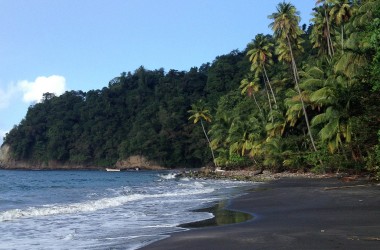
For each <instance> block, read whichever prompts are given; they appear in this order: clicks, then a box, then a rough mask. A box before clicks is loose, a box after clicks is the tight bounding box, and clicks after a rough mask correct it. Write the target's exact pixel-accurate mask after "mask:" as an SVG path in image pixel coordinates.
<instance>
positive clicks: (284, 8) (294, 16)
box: [269, 2, 317, 152]
mask: <svg viewBox="0 0 380 250" xmlns="http://www.w3.org/2000/svg"><path fill="white" fill-rule="evenodd" d="M269 18H270V19H273V22H272V23H271V24H270V25H269V26H270V27H271V28H272V30H273V31H274V33H275V37H276V38H277V39H278V40H279V42H280V44H282V48H285V44H286V46H287V49H288V52H289V57H288V58H290V62H291V66H292V70H293V77H294V82H295V86H296V90H297V92H298V95H299V97H300V101H301V105H302V110H303V114H304V117H305V121H306V126H307V129H308V134H309V137H310V141H311V144H312V146H313V149H314V151H316V152H317V148H316V146H315V142H314V138H313V134H312V132H311V128H310V123H309V118H308V114H307V112H306V108H305V103H304V100H303V97H302V93H301V89H300V86H299V83H298V82H299V75H298V70H297V65H296V61H295V58H294V54H293V47H292V45H293V46H294V45H297V44H298V40H299V38H300V35H301V34H302V31H301V29H300V28H299V26H298V23H299V21H300V16H299V12H298V11H297V10H296V8H295V7H294V6H293V5H292V4H291V3H285V2H282V3H279V4H278V6H277V12H275V13H273V14H272V15H270V16H269Z"/></svg>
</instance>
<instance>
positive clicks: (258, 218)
mask: <svg viewBox="0 0 380 250" xmlns="http://www.w3.org/2000/svg"><path fill="white" fill-rule="evenodd" d="M228 208H229V209H234V210H239V211H243V212H248V213H250V214H253V215H254V216H255V218H254V219H253V220H250V221H248V222H244V223H240V224H232V225H226V226H217V227H206V228H199V229H192V230H189V231H185V232H180V233H175V234H173V235H172V236H171V237H169V238H167V239H165V240H162V241H157V242H155V243H153V244H151V245H148V246H146V247H145V248H143V249H165V250H167V249H181V250H184V249H251V250H252V249H380V186H379V185H377V184H373V183H372V184H371V183H368V182H365V181H351V182H343V181H342V180H339V179H337V178H319V179H313V178H312V179H307V178H283V179H279V180H273V181H270V182H267V183H264V184H262V185H260V186H259V188H257V189H256V190H253V191H252V192H250V193H249V194H247V195H244V196H242V197H239V198H237V199H235V200H233V201H232V202H231V204H230V206H229V207H228Z"/></svg>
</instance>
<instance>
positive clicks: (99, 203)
mask: <svg viewBox="0 0 380 250" xmlns="http://www.w3.org/2000/svg"><path fill="white" fill-rule="evenodd" d="M213 191H214V189H213V188H205V189H195V190H186V191H176V192H170V193H161V194H130V195H121V196H116V197H111V198H102V199H98V200H92V201H85V202H79V203H71V204H59V205H57V204H49V205H44V206H42V207H30V208H27V209H12V210H8V211H4V212H0V222H6V221H12V220H16V219H21V218H32V217H40V216H54V215H62V214H73V213H81V212H94V211H97V210H101V209H107V208H112V207H118V206H122V205H124V204H127V203H129V202H133V201H138V200H143V199H154V198H164V197H177V196H188V195H197V194H206V193H211V192H213Z"/></svg>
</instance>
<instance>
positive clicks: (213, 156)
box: [200, 119, 215, 165]
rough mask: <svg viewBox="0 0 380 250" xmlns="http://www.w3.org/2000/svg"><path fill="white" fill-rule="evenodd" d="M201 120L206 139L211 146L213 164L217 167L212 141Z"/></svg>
mask: <svg viewBox="0 0 380 250" xmlns="http://www.w3.org/2000/svg"><path fill="white" fill-rule="evenodd" d="M200 120H201V125H202V129H203V133H204V134H205V136H206V139H207V142H208V145H209V147H210V150H211V155H212V160H213V163H214V165H215V155H214V150H212V147H211V142H210V139H209V138H208V136H207V133H206V129H205V126H204V125H203V122H202V119H200Z"/></svg>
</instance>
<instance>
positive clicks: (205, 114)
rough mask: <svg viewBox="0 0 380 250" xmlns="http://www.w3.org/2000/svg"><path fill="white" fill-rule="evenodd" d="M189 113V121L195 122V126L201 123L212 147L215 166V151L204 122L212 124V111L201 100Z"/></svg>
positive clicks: (192, 106) (193, 105)
mask: <svg viewBox="0 0 380 250" xmlns="http://www.w3.org/2000/svg"><path fill="white" fill-rule="evenodd" d="M188 113H190V114H191V115H190V117H189V120H193V121H194V124H195V123H198V122H199V121H200V122H201V125H202V130H203V133H204V135H205V137H206V140H207V142H208V145H209V147H210V150H211V155H212V159H213V162H214V164H215V155H214V150H213V149H212V147H211V142H210V139H209V138H208V136H207V133H206V130H205V127H204V125H203V121H205V122H211V114H210V111H209V110H208V109H207V108H206V106H205V103H204V102H203V101H202V100H199V101H198V102H197V103H194V104H192V105H191V110H189V111H188Z"/></svg>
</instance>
